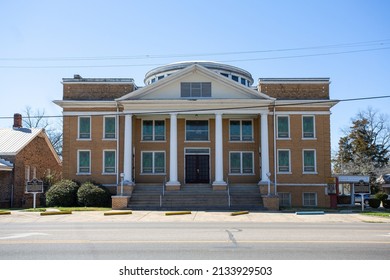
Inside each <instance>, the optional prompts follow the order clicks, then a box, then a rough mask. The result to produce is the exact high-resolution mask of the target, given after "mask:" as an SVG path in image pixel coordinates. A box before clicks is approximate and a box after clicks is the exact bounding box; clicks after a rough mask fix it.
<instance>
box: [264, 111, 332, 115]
mask: <svg viewBox="0 0 390 280" xmlns="http://www.w3.org/2000/svg"><path fill="white" fill-rule="evenodd" d="M268 114H269V115H273V113H272V112H269V113H268ZM330 114H331V112H329V111H276V112H275V115H330Z"/></svg>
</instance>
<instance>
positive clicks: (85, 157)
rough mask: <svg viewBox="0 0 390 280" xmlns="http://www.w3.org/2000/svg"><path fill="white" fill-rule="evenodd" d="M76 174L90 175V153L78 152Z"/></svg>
mask: <svg viewBox="0 0 390 280" xmlns="http://www.w3.org/2000/svg"><path fill="white" fill-rule="evenodd" d="M78 173H81V174H82V173H87V174H89V173H91V151H78Z"/></svg>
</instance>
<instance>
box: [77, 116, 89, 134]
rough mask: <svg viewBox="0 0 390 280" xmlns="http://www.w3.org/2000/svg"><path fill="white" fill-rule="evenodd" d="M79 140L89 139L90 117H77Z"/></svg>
mask: <svg viewBox="0 0 390 280" xmlns="http://www.w3.org/2000/svg"><path fill="white" fill-rule="evenodd" d="M79 139H91V117H79Z"/></svg>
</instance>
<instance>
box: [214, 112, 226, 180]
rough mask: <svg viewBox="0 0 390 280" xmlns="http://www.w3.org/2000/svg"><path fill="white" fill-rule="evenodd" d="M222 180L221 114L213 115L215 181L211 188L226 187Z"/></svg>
mask: <svg viewBox="0 0 390 280" xmlns="http://www.w3.org/2000/svg"><path fill="white" fill-rule="evenodd" d="M226 185H227V184H226V182H225V181H224V180H223V135H222V113H219V112H218V113H216V114H215V181H214V182H213V186H226Z"/></svg>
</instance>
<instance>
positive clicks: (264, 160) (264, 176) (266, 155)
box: [261, 112, 269, 182]
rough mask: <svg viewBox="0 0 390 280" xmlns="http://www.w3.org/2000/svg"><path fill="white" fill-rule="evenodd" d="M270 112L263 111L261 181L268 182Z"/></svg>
mask: <svg viewBox="0 0 390 280" xmlns="http://www.w3.org/2000/svg"><path fill="white" fill-rule="evenodd" d="M268 150H269V149H268V113H267V112H264V113H261V182H268V181H269V178H268V176H267V173H268V172H269V152H268Z"/></svg>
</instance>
